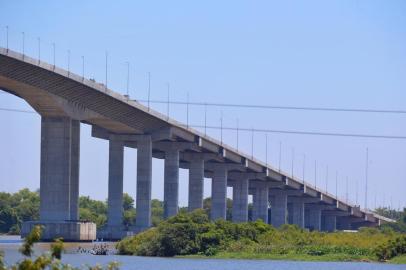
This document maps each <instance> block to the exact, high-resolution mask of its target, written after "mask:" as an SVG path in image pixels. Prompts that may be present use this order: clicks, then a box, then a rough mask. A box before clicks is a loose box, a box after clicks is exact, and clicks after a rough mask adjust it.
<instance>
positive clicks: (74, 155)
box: [70, 119, 80, 220]
mask: <svg viewBox="0 0 406 270" xmlns="http://www.w3.org/2000/svg"><path fill="white" fill-rule="evenodd" d="M71 131H72V132H71V134H72V135H71V136H72V137H71V165H70V166H71V173H70V219H71V220H79V166H80V122H79V121H78V120H73V119H72V123H71Z"/></svg>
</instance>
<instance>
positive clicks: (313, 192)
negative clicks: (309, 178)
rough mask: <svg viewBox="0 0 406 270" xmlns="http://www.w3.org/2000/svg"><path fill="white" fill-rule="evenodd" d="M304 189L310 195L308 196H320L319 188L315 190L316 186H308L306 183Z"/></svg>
mask: <svg viewBox="0 0 406 270" xmlns="http://www.w3.org/2000/svg"><path fill="white" fill-rule="evenodd" d="M303 190H304V193H305V194H306V195H308V196H311V197H314V198H316V197H319V192H318V191H317V190H315V189H314V188H312V187H310V186H308V185H304V189H303Z"/></svg>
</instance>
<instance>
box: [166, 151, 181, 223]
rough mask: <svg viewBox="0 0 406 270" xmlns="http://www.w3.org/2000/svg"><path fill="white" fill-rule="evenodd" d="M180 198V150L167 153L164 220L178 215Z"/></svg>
mask: <svg viewBox="0 0 406 270" xmlns="http://www.w3.org/2000/svg"><path fill="white" fill-rule="evenodd" d="M178 198H179V150H177V149H169V150H167V151H165V169H164V218H168V217H171V216H175V215H176V214H177V213H178Z"/></svg>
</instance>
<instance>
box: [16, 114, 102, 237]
mask: <svg viewBox="0 0 406 270" xmlns="http://www.w3.org/2000/svg"><path fill="white" fill-rule="evenodd" d="M79 160H80V122H79V121H77V120H73V119H71V118H69V117H65V116H58V117H56V116H55V117H46V116H42V117H41V170H40V178H41V179H40V220H39V221H28V222H24V223H23V225H22V229H21V236H22V237H25V236H27V234H28V233H29V232H30V231H31V229H32V228H33V226H35V225H42V226H43V227H44V228H43V231H42V236H41V239H42V240H46V241H49V240H53V239H55V238H58V237H63V238H64V240H65V241H90V240H94V239H95V238H96V224H94V223H92V222H79Z"/></svg>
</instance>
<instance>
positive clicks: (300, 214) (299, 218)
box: [291, 202, 305, 228]
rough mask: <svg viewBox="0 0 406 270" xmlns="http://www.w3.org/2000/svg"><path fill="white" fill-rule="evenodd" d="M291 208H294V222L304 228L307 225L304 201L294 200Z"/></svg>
mask: <svg viewBox="0 0 406 270" xmlns="http://www.w3.org/2000/svg"><path fill="white" fill-rule="evenodd" d="M291 209H292V224H295V225H297V226H299V228H304V227H305V219H304V216H305V215H304V212H305V206H304V203H303V202H293V203H292V208H291Z"/></svg>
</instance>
